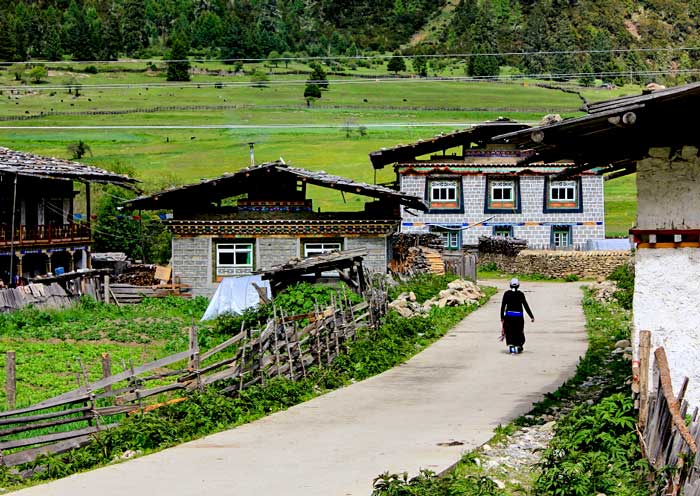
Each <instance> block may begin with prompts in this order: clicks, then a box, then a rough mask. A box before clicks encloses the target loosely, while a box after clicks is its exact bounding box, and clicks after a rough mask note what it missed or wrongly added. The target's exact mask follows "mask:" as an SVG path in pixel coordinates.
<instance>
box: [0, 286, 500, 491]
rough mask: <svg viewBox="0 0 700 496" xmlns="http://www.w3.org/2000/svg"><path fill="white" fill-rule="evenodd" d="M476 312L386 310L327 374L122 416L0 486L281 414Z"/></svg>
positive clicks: (392, 361)
mask: <svg viewBox="0 0 700 496" xmlns="http://www.w3.org/2000/svg"><path fill="white" fill-rule="evenodd" d="M452 279H453V278H452V277H449V276H443V277H438V276H436V277H429V278H420V279H418V280H417V281H415V283H414V284H412V285H411V284H409V285H408V287H409V289H411V290H415V291H416V292H417V293H421V294H425V295H428V297H430V296H434V295H435V294H437V293H438V292H439V291H440V290H442V289H445V288H446V287H447V283H448V282H449V281H450V280H452ZM426 287H429V288H432V289H431V290H428V289H426ZM484 291H485V293H486V294H487V296H486V297H485V298H484V299H483V300H482V301H481V302H480V304H483V303H485V302H486V301H487V300H488V298H489V297H491V296H492V295H493V294H495V292H496V290H495V289H494V288H484ZM477 307H478V305H465V306H458V307H445V308H437V307H435V308H433V309H432V310H431V312H430V314H429V315H428V317H425V318H424V317H413V318H409V319H406V318H402V317H400V316H399V315H398V314H396V313H395V312H393V311H392V312H390V313H389V314H388V315H387V316H386V318H385V319H384V322H383V323H382V324H381V325H380V326H379V329H377V330H372V329H363V330H360V331H358V335H357V339H356V340H355V341H354V342H352V343H351V344H350V345H349V347H348V350H347V353H345V354H344V355H341V356H340V357H338V358H337V359H336V361H334V363H333V364H332V365H331V366H330V367H327V368H315V369H312V370H311V371H310V373H309V375H308V376H307V377H306V378H305V379H303V380H300V381H296V382H295V381H291V380H288V379H282V378H275V379H272V380H269V381H266V384H265V385H264V386H253V387H250V388H248V389H246V390H244V391H243V392H242V393H241V394H240V396H238V397H236V398H230V397H226V396H222V395H219V394H217V393H216V391H214V390H212V389H210V390H208V391H205V392H204V393H194V394H192V395H190V396H189V397H188V401H185V402H182V403H177V404H173V405H168V406H164V407H162V408H159V409H158V410H155V411H154V412H152V413H150V414H148V415H143V416H141V415H134V416H131V417H128V418H127V419H125V420H124V422H123V423H122V424H121V425H120V426H119V427H117V428H115V429H112V430H110V431H107V432H103V433H100V434H98V435H97V436H96V437H95V439H96V442H94V443H92V444H91V445H89V446H87V447H86V448H83V449H80V450H75V451H73V452H70V453H67V454H65V455H59V456H51V457H45V458H41V459H39V460H37V461H36V462H34V463H32V464H28V465H27V466H24V467H20V469H22V470H30V471H34V473H33V475H32V476H31V477H30V478H29V479H21V478H20V477H19V476H18V475H17V474H15V473H14V472H13V471H11V470H7V469H0V485H2V487H5V488H11V489H16V488H18V487H20V486H22V485H27V484H33V483H37V482H40V481H45V480H50V479H55V478H60V477H65V476H67V475H70V474H73V473H76V472H79V471H82V470H87V469H91V468H95V467H98V466H101V465H106V464H108V463H111V462H113V461H115V460H119V458H120V457H121V456H122V455H123V454H124V453H125V452H127V451H129V450H132V451H135V452H141V453H146V452H152V451H156V450H160V449H163V448H166V447H168V446H172V445H175V444H179V443H182V442H184V441H188V440H191V439H195V438H198V437H201V436H204V435H207V434H211V433H213V432H217V431H221V430H224V429H229V428H232V427H235V426H237V425H240V424H243V423H247V422H250V421H253V420H255V419H258V418H260V417H262V416H265V415H267V414H269V413H272V412H276V411H279V410H284V409H286V408H289V407H291V406H293V405H296V404H298V403H301V402H303V401H307V400H309V399H311V398H313V397H315V396H319V395H321V394H323V393H325V392H328V391H330V390H333V389H337V388H339V387H342V386H345V385H348V384H350V383H352V382H354V381H358V380H362V379H365V378H367V377H370V376H372V375H375V374H378V373H380V372H383V371H385V370H387V369H389V368H391V367H393V366H395V365H398V364H400V363H402V362H404V361H406V360H407V359H409V358H410V357H411V356H413V355H415V354H416V353H418V352H420V351H421V350H422V349H424V348H425V347H427V346H428V345H430V344H431V343H432V342H434V341H435V340H437V339H438V338H440V337H441V336H443V335H444V334H445V333H446V332H447V331H448V330H449V329H450V328H452V327H453V326H454V325H455V324H456V323H457V322H459V321H460V320H461V319H463V318H464V317H465V316H466V315H468V314H469V313H471V312H472V311H474V310H475V309H476V308H477ZM222 387H225V384H224V385H222Z"/></svg>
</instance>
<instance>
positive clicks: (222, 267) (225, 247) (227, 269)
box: [214, 240, 255, 278]
mask: <svg viewBox="0 0 700 496" xmlns="http://www.w3.org/2000/svg"><path fill="white" fill-rule="evenodd" d="M214 257H215V258H214V266H215V270H214V272H215V275H216V277H217V278H219V277H227V276H239V275H246V274H250V273H251V272H253V270H254V269H255V242H254V241H253V240H235V241H234V240H231V241H228V240H222V241H217V242H216V245H215V247H214Z"/></svg>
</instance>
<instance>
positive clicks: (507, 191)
mask: <svg viewBox="0 0 700 496" xmlns="http://www.w3.org/2000/svg"><path fill="white" fill-rule="evenodd" d="M519 203H520V202H519V193H518V180H517V179H501V178H492V179H488V180H487V182H486V209H485V212H486V213H498V212H502V211H506V210H507V211H510V212H515V213H519V212H520V205H519Z"/></svg>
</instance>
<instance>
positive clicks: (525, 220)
mask: <svg viewBox="0 0 700 496" xmlns="http://www.w3.org/2000/svg"><path fill="white" fill-rule="evenodd" d="M461 177H462V190H463V197H464V198H463V202H464V213H422V212H421V213H419V214H418V215H411V214H410V213H408V212H406V211H405V210H403V211H402V223H401V231H402V232H428V231H429V230H430V226H429V225H428V224H438V225H439V224H443V225H452V226H456V225H460V226H463V227H464V226H468V225H472V224H475V223H477V222H482V221H484V220H485V219H487V218H489V217H492V216H493V218H492V219H490V220H488V221H487V223H486V225H480V226H475V227H472V228H469V229H467V230H464V231H462V244H465V245H474V244H477V243H478V239H479V236H490V235H492V234H493V224H508V225H512V226H513V235H514V236H515V237H517V238H521V239H525V240H527V242H528V246H529V247H530V248H549V246H550V242H551V231H552V225H570V226H571V235H572V243H573V244H574V245H575V246H576V247H583V245H585V244H586V241H587V240H589V239H604V238H605V206H604V200H605V196H604V191H603V178H602V177H600V176H582V177H581V188H582V191H583V197H582V198H583V212H580V213H579V212H574V213H558V212H557V213H553V212H544V188H545V177H544V176H521V177H520V202H521V212H520V213H499V214H491V213H484V203H485V195H486V176H484V175H468V176H461ZM429 178H430V176H401V178H400V179H401V191H402V192H405V193H408V194H412V195H416V196H420V197H422V198H425V185H426V181H427V180H428V179H429ZM426 200H427V198H426Z"/></svg>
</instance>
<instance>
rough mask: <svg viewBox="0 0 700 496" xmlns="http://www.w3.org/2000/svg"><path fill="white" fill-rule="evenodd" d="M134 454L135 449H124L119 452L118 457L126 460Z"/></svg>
mask: <svg viewBox="0 0 700 496" xmlns="http://www.w3.org/2000/svg"><path fill="white" fill-rule="evenodd" d="M134 456H136V451H134V450H126V451H125V452H124V453H122V454H121V456H120V457H119V458H120V459H121V460H128V459H129V458H133V457H134Z"/></svg>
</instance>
